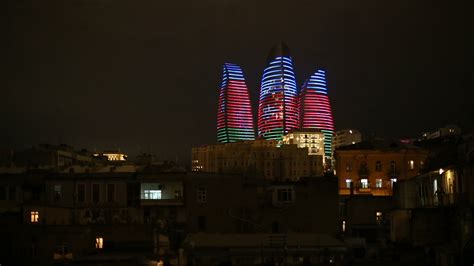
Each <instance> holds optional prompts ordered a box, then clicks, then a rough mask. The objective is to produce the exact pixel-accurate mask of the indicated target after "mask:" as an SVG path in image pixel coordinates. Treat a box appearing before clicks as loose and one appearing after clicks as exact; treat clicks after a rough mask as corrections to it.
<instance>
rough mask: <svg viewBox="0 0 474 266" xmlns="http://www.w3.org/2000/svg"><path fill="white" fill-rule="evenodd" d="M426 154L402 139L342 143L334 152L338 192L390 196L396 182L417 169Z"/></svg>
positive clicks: (413, 174)
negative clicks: (400, 140) (396, 142)
mask: <svg viewBox="0 0 474 266" xmlns="http://www.w3.org/2000/svg"><path fill="white" fill-rule="evenodd" d="M427 156H428V152H427V151H425V150H423V149H421V148H418V147H415V146H411V145H403V144H401V143H398V144H395V143H387V142H383V141H382V142H376V141H373V142H368V141H363V142H359V143H356V144H354V145H350V146H342V147H340V148H338V149H337V150H336V151H335V154H334V157H335V161H336V163H335V164H336V167H335V169H336V175H337V176H338V177H339V194H340V195H349V194H354V195H374V196H390V195H392V188H393V184H394V183H395V182H398V181H400V180H406V179H410V178H412V177H415V176H417V175H418V174H419V173H420V171H421V170H422V169H423V168H424V164H425V161H426V158H427ZM351 190H352V191H351Z"/></svg>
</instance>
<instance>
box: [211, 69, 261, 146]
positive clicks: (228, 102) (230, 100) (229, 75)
mask: <svg viewBox="0 0 474 266" xmlns="http://www.w3.org/2000/svg"><path fill="white" fill-rule="evenodd" d="M253 139H255V132H254V124H253V116H252V106H251V104H250V98H249V92H248V89H247V85H246V84H245V78H244V75H243V73H242V69H241V68H240V66H238V65H235V64H231V63H225V64H224V67H223V76H222V86H221V88H220V92H219V102H218V111H217V141H218V142H220V143H228V142H236V141H239V140H253Z"/></svg>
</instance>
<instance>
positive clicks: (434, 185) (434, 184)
mask: <svg viewBox="0 0 474 266" xmlns="http://www.w3.org/2000/svg"><path fill="white" fill-rule="evenodd" d="M437 191H438V180H436V179H435V180H433V194H435V193H436V192H437Z"/></svg>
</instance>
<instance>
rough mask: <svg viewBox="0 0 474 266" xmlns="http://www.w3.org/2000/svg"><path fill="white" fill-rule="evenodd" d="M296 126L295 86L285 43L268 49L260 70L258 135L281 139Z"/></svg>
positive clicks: (296, 98)
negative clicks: (269, 50) (263, 68)
mask: <svg viewBox="0 0 474 266" xmlns="http://www.w3.org/2000/svg"><path fill="white" fill-rule="evenodd" d="M298 127H299V115H298V89H297V87H296V79H295V73H294V70H293V59H292V58H291V56H290V51H289V49H288V47H287V46H286V45H285V44H284V43H279V44H277V45H276V46H274V47H273V49H272V50H271V52H270V54H269V56H268V60H267V67H266V68H265V70H264V71H263V77H262V83H261V87H260V98H259V103H258V136H259V137H263V138H264V139H275V140H281V139H282V138H283V135H285V134H287V133H288V132H289V131H291V130H293V129H297V128H298Z"/></svg>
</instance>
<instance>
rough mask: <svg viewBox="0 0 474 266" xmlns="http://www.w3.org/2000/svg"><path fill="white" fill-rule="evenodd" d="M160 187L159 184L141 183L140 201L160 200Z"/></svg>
mask: <svg viewBox="0 0 474 266" xmlns="http://www.w3.org/2000/svg"><path fill="white" fill-rule="evenodd" d="M161 190H162V186H161V185H160V184H159V183H142V184H141V199H146V200H161V196H162V191H161Z"/></svg>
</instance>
